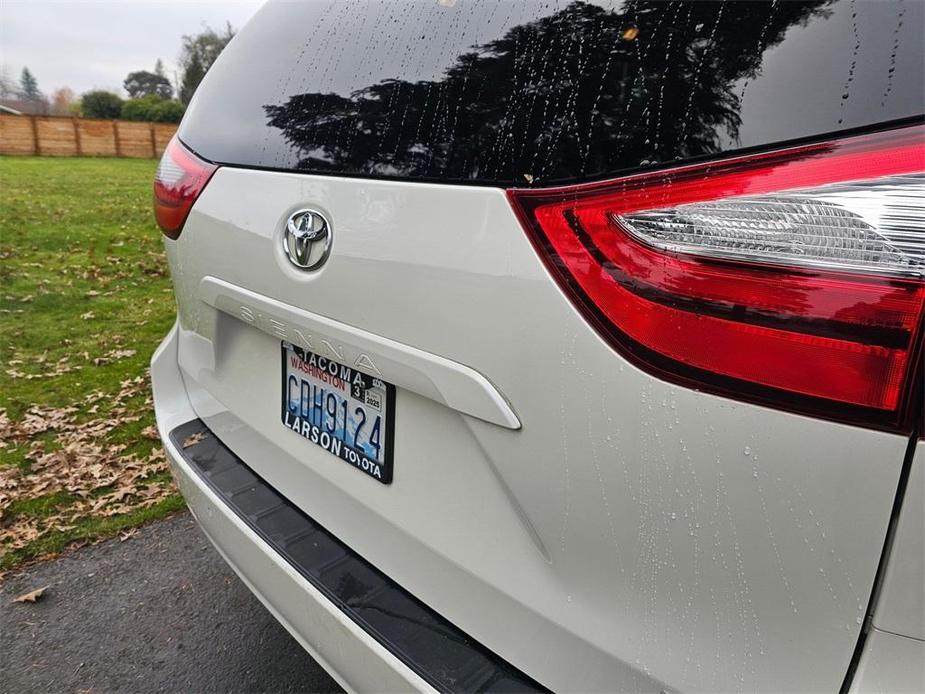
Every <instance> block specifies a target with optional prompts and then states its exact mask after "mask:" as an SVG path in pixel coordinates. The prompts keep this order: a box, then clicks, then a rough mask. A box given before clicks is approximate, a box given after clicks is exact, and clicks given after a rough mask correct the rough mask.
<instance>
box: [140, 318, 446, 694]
mask: <svg viewBox="0 0 925 694" xmlns="http://www.w3.org/2000/svg"><path fill="white" fill-rule="evenodd" d="M151 380H152V382H153V384H154V396H155V398H154V399H155V414H156V417H157V427H158V431H159V432H160V435H161V438H162V439H163V441H164V450H165V451H166V453H167V459H168V460H169V462H170V467H171V471H172V472H173V476H174V479H176V481H177V484H178V485H179V487H180V491H181V492H182V493H183V496H184V498H185V499H186V503H187V504H188V505H189V507H190V510H191V511H192V513H193V515H194V517H195V518H196V520H197V521H198V523H199V525H200V527H202V529H203V531H204V532H205V534H206V536H207V537H208V538H209V540H210V541H211V542H212V543H213V544H214V545H215V547H216V549H218V551H219V552H220V553H221V555H222V557H224V559H225V561H227V562H228V564H229V565H230V566H231V567H232V568H233V569H234V570H235V572H236V573H237V574H238V576H239V577H240V578H241V580H242V581H244V583H245V584H246V585H247V587H248V588H250V589H251V591H252V592H253V593H254V594H255V595H256V596H257V597H258V598H259V599H260V600H261V602H263V604H264V606H266V608H267V609H268V610H269V611H270V612H271V613H272V614H273V616H274V617H276V619H277V620H278V621H279V622H280V624H282V625H283V626H284V627H285V628H286V629H287V631H289V633H290V634H292V636H293V637H294V638H295V639H296V640H297V641H298V642H299V643H300V644H301V645H302V647H303V648H305V649H306V650H307V651H308V652H309V653H310V654H311V656H312V657H313V658H314V659H315V660H316V661H317V662H318V663H319V664H321V665H322V666H323V667H324V668H325V669H326V670H327V671H328V672H330V673H331V675H332V676H333V677H334V678H335V679H336V680H337V682H338V683H339V684H340V685H341V686H342V687H344V688H345V689H346V690H347V691H379V692H389V691H396V692H397V691H412V690H415V691H420V692H432V691H433V689H432V688H431V687H430V686H429V685H428V684H427V682H425V681H424V680H422V679H421V678H420V677H419V676H418V675H417V674H416V673H414V672H413V671H411V670H410V669H409V668H408V667H407V666H406V665H405V664H404V663H402V662H401V661H400V660H398V658H396V657H395V656H394V655H392V654H391V653H389V651H388V650H386V649H385V648H384V647H383V646H382V645H381V644H380V643H379V642H378V641H376V640H375V639H374V638H372V637H371V636H370V635H369V634H367V633H366V632H365V631H364V630H363V629H362V628H360V627H359V626H357V624H356V623H354V622H353V621H352V620H351V619H350V618H349V617H347V616H346V615H345V614H344V613H343V612H342V611H341V610H340V608H339V607H337V606H336V605H334V604H333V603H331V602H330V601H329V600H328V599H327V598H326V597H325V596H324V595H323V594H322V593H321V592H320V591H319V590H318V589H317V588H315V586H313V585H312V584H311V583H310V582H309V581H307V580H306V579H305V578H304V577H303V576H302V575H300V574H299V572H298V571H296V570H295V569H294V568H292V567H291V566H290V565H289V564H288V563H287V562H286V561H285V560H284V559H283V558H282V557H281V556H280V555H279V554H277V553H276V552H275V551H274V550H273V549H272V548H271V547H270V546H269V545H268V544H267V543H266V542H265V541H264V540H263V539H262V538H261V537H260V536H259V535H257V534H256V533H255V532H254V531H253V530H252V529H251V528H250V527H248V526H247V524H246V523H244V522H243V521H242V520H241V519H240V518H238V516H237V515H236V514H235V513H234V511H232V510H231V509H230V508H228V506H227V504H226V503H225V502H224V501H223V500H222V499H221V498H219V497H218V496H217V495H216V494H215V492H213V491H212V490H211V489H210V488H209V487H208V485H207V484H206V483H205V482H204V481H203V480H202V478H201V477H200V476H199V475H198V474H197V473H196V472H195V471H194V470H192V469H191V468H190V466H189V465H188V464H187V463H186V462H185V461H184V460H183V456H182V455H181V454H180V452H179V451H178V450H177V449H176V448H175V447H174V445H173V443H172V442H171V441H170V431H171V430H172V429H174V428H175V427H177V426H179V425H180V424H183V423H184V422H188V421H190V420H191V419H195V418H196V416H197V415H196V413H195V412H194V411H193V409H192V407H191V405H190V400H189V397H188V394H187V391H186V388H185V386H184V384H183V379H182V377H181V374H180V370H179V368H178V367H177V328H176V327H174V329H173V330H171V332H170V334H169V335H168V336H167V338H166V339H165V340H164V342H163V343H162V344H161V346H160V347H159V348H158V350H157V351H156V352H155V354H154V356H153V358H152V360H151ZM217 607H218V606H217ZM357 663H362V667H356V664H357Z"/></svg>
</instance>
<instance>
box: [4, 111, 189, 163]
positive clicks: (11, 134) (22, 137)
mask: <svg viewBox="0 0 925 694" xmlns="http://www.w3.org/2000/svg"><path fill="white" fill-rule="evenodd" d="M176 130H177V126H176V124H174V123H140V122H138V121H126V120H91V119H89V118H69V117H66V116H18V115H13V114H6V113H2V114H0V154H33V155H40V156H49V157H83V156H87V157H140V158H156V157H159V156H161V154H162V153H163V151H164V147H166V146H167V143H168V142H169V141H170V138H171V137H173V134H174V133H175V132H176Z"/></svg>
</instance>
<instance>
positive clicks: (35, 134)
mask: <svg viewBox="0 0 925 694" xmlns="http://www.w3.org/2000/svg"><path fill="white" fill-rule="evenodd" d="M29 120H30V121H32V152H33V153H34V154H35V155H36V156H38V155H40V154H41V153H42V145H40V144H39V124H38V121H37V119H36V117H35V114H34V113H33V114H30V115H29Z"/></svg>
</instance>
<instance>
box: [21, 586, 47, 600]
mask: <svg viewBox="0 0 925 694" xmlns="http://www.w3.org/2000/svg"><path fill="white" fill-rule="evenodd" d="M48 588H49V586H42V587H41V588H36V589H35V590H30V591H29V592H28V593H23V594H22V595H20V596H19V597H18V598H15V599H14V600H13V602H35V601H36V600H38V599H39V598H40V597H42V596H43V595H44V594H45V591H46V590H48Z"/></svg>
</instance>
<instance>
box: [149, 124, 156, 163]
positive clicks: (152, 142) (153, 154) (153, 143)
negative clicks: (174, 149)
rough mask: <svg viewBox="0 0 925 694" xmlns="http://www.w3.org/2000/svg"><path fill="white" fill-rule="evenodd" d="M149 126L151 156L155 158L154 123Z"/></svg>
mask: <svg viewBox="0 0 925 694" xmlns="http://www.w3.org/2000/svg"><path fill="white" fill-rule="evenodd" d="M150 126H151V158H152V159H157V135H155V133H154V123H151V124H150Z"/></svg>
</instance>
